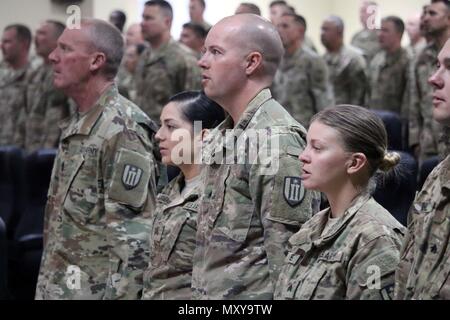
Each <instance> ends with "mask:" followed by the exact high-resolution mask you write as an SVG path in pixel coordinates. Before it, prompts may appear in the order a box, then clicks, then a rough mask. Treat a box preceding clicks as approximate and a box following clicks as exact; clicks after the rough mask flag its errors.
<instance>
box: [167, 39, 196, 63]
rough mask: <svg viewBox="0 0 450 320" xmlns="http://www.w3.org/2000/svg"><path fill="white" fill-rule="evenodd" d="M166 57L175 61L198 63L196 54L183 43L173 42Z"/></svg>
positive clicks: (169, 45)
mask: <svg viewBox="0 0 450 320" xmlns="http://www.w3.org/2000/svg"><path fill="white" fill-rule="evenodd" d="M166 55H167V56H168V57H170V58H171V59H175V61H184V62H187V63H196V61H197V59H196V57H195V52H194V51H193V50H192V49H190V48H188V47H187V46H185V45H184V44H182V43H179V42H176V41H171V42H170V43H169V44H168V47H167V50H166Z"/></svg>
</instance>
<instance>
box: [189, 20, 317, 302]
mask: <svg viewBox="0 0 450 320" xmlns="http://www.w3.org/2000/svg"><path fill="white" fill-rule="evenodd" d="M244 30H245V32H244ZM256 39H257V40H256ZM205 46H206V53H205V54H204V55H203V57H202V59H201V60H200V62H199V65H200V66H201V68H202V69H203V75H204V81H203V85H204V89H205V93H206V95H207V96H208V97H210V98H211V99H213V100H214V101H216V102H217V103H219V104H220V105H221V106H222V107H223V108H224V109H225V111H227V112H228V113H229V114H230V116H229V117H228V118H226V119H225V121H224V122H223V123H222V124H221V125H220V126H219V127H218V128H217V129H216V130H214V131H213V132H211V134H210V136H208V139H207V140H208V141H207V142H205V144H206V146H205V148H204V150H203V162H204V164H205V168H204V170H203V186H204V187H203V190H202V198H201V203H200V206H199V216H198V231H197V248H196V251H195V255H194V269H193V275H192V288H193V290H194V294H193V298H194V299H272V298H273V292H274V285H275V283H276V280H277V278H278V273H279V270H280V267H281V264H282V262H283V260H284V250H285V245H286V243H287V240H288V238H289V236H290V235H292V233H293V232H295V231H297V230H298V229H299V227H300V226H301V225H302V224H303V223H304V222H305V221H307V220H308V219H309V218H311V216H312V214H313V213H314V212H317V211H315V210H317V209H318V206H319V197H318V195H317V194H316V193H313V192H305V190H304V188H303V185H302V182H301V180H300V178H299V177H300V172H301V168H300V162H299V160H298V155H299V154H300V152H301V151H302V150H303V147H304V144H305V142H304V138H305V129H304V128H303V127H302V126H301V125H300V124H299V123H298V122H296V121H295V120H294V119H293V118H292V117H291V116H290V115H289V114H288V113H287V112H286V110H285V109H284V108H283V107H282V106H281V105H280V104H279V103H278V102H276V101H275V100H274V99H273V98H272V95H271V92H270V90H269V89H268V87H269V86H270V85H271V82H272V80H273V78H274V76H275V73H276V69H277V66H278V64H279V62H280V60H281V58H282V55H283V46H282V42H281V39H280V37H279V35H278V33H277V31H276V29H275V28H274V26H273V25H272V24H270V23H269V22H267V21H266V20H264V19H263V18H260V17H258V16H255V15H249V14H240V15H235V16H232V17H228V18H225V19H223V20H221V21H220V22H219V23H218V24H216V25H215V26H214V27H213V28H212V29H211V31H210V33H209V35H208V37H207V39H206V43H205ZM262 52H264V55H262ZM217 54H220V55H223V56H222V58H221V59H218V60H216V59H215V55H217ZM267 57H270V60H269V59H268V60H265V59H266V58H267ZM251 137H253V138H251ZM255 137H256V138H257V139H256V138H255Z"/></svg>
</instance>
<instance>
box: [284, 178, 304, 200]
mask: <svg viewBox="0 0 450 320" xmlns="http://www.w3.org/2000/svg"><path fill="white" fill-rule="evenodd" d="M283 195H284V199H285V200H286V202H287V203H288V204H289V205H290V206H291V207H296V206H298V205H299V204H301V203H302V201H303V199H304V198H305V187H304V186H303V183H302V180H301V179H300V177H286V178H284V187H283Z"/></svg>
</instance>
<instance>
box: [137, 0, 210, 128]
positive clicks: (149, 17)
mask: <svg viewBox="0 0 450 320" xmlns="http://www.w3.org/2000/svg"><path fill="white" fill-rule="evenodd" d="M143 19H144V20H143V22H142V33H143V34H144V38H145V39H146V40H147V41H148V42H149V43H150V45H151V48H149V49H148V50H147V51H146V52H144V53H143V56H142V58H141V59H140V62H139V65H138V68H137V73H136V87H137V98H136V102H137V104H138V105H139V106H140V107H141V108H142V110H143V111H144V112H145V113H146V114H147V115H148V116H150V117H151V118H152V119H154V120H156V119H159V116H160V114H161V109H162V108H163V106H164V105H165V104H166V103H167V102H168V101H169V99H170V97H171V96H173V95H175V94H176V93H179V92H182V91H186V90H195V89H199V88H200V79H201V78H200V70H199V68H198V67H197V59H196V58H195V54H194V52H193V51H192V50H190V49H189V48H187V47H186V46H184V45H181V44H179V43H178V42H176V41H175V40H173V39H172V38H171V36H170V28H171V26H172V20H173V11H172V7H171V5H170V4H169V3H168V2H166V1H163V0H151V1H148V2H147V3H146V4H145V9H144V14H143Z"/></svg>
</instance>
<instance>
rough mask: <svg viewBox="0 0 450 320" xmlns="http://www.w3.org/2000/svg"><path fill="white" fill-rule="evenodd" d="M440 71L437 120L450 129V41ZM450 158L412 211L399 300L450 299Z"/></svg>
mask: <svg viewBox="0 0 450 320" xmlns="http://www.w3.org/2000/svg"><path fill="white" fill-rule="evenodd" d="M438 60H439V68H438V70H437V71H436V72H435V73H434V75H433V76H432V77H431V78H430V83H431V85H432V86H433V89H434V90H433V92H434V93H433V95H434V99H433V105H434V106H433V107H431V106H430V109H431V108H432V112H433V117H434V119H435V120H436V121H438V122H439V123H441V124H442V125H443V126H445V127H446V128H449V127H450V71H449V69H448V62H449V61H450V41H447V42H446V44H445V46H444V48H443V49H442V51H441V53H440V54H439V57H438ZM449 213H450V155H448V156H447V158H446V159H445V160H444V161H443V162H442V163H441V164H440V165H439V166H438V167H437V168H435V170H434V171H433V172H432V173H431V174H430V176H429V177H428V179H427V181H426V182H425V184H424V186H423V189H422V191H421V192H420V193H419V194H418V195H417V197H416V200H415V201H414V205H413V206H412V208H411V215H410V217H411V218H412V221H410V223H409V228H408V229H409V230H408V233H407V236H406V238H405V241H404V244H403V249H402V252H401V254H400V257H401V260H400V263H399V265H398V268H397V272H396V283H395V297H396V298H397V299H402V300H404V299H407V300H410V299H414V300H430V299H443V300H449V299H450V278H449V276H448V268H449V263H448V261H449V259H450V250H449V247H448V246H449V237H450V219H449Z"/></svg>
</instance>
